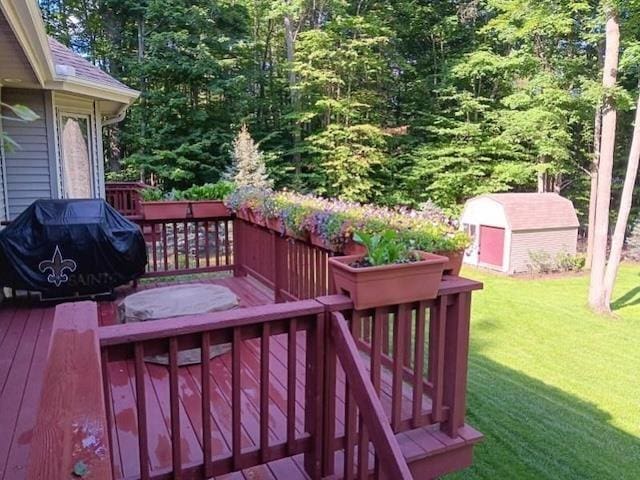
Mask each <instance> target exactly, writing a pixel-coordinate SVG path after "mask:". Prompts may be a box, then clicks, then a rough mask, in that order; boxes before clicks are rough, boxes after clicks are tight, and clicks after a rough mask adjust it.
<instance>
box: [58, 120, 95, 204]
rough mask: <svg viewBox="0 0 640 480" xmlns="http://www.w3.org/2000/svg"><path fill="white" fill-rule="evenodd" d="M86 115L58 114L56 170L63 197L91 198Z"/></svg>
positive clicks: (88, 124)
mask: <svg viewBox="0 0 640 480" xmlns="http://www.w3.org/2000/svg"><path fill="white" fill-rule="evenodd" d="M89 120H90V117H89V116H88V115H80V114H70V113H60V115H59V121H60V126H59V137H60V170H61V177H62V192H63V197H64V198H91V197H93V188H92V185H93V171H92V164H93V162H92V158H91V157H92V155H91V150H92V149H91V128H90V125H91V123H90V121H89Z"/></svg>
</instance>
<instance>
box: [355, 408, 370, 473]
mask: <svg viewBox="0 0 640 480" xmlns="http://www.w3.org/2000/svg"><path fill="white" fill-rule="evenodd" d="M358 423H359V427H360V428H359V430H360V431H359V435H358V479H359V480H365V479H366V478H367V477H368V476H369V433H368V432H367V427H366V426H365V424H364V420H363V418H362V415H360V416H359V422H358Z"/></svg>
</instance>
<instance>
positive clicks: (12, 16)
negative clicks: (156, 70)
mask: <svg viewBox="0 0 640 480" xmlns="http://www.w3.org/2000/svg"><path fill="white" fill-rule="evenodd" d="M0 11H1V12H2V14H3V15H4V17H5V18H6V20H7V22H8V23H9V25H10V26H11V29H12V30H13V32H14V34H15V37H16V40H17V41H18V43H19V44H20V47H21V48H22V50H23V51H24V54H25V56H26V57H27V59H28V61H29V63H30V64H31V67H32V69H33V72H34V74H35V76H36V78H37V80H38V83H39V85H40V87H41V88H43V89H48V90H59V91H64V92H69V93H74V94H77V95H85V96H89V97H92V98H96V99H99V100H102V101H103V102H102V103H103V104H104V105H105V106H107V109H106V110H107V112H108V113H112V114H118V113H119V112H120V111H122V110H124V109H126V108H127V107H128V106H129V105H130V104H131V103H133V101H135V99H136V98H138V96H139V95H140V92H138V91H137V90H133V89H131V88H129V87H127V86H125V85H123V84H120V83H119V82H117V81H115V80H114V81H113V82H110V83H109V84H107V83H105V82H100V81H92V80H91V79H87V78H80V77H78V76H74V75H61V74H59V73H58V72H57V71H56V61H55V58H54V55H53V54H52V51H51V47H50V41H49V38H48V36H47V34H46V29H45V26H44V22H43V20H42V15H41V12H40V8H39V7H38V5H37V3H36V2H35V0H0ZM94 68H97V67H94ZM105 75H106V74H105Z"/></svg>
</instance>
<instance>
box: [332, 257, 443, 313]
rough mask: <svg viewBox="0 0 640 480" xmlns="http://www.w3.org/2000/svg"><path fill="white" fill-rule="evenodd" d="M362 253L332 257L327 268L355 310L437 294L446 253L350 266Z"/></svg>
mask: <svg viewBox="0 0 640 480" xmlns="http://www.w3.org/2000/svg"><path fill="white" fill-rule="evenodd" d="M362 258H364V255H349V256H346V257H332V258H330V259H329V268H330V270H331V274H332V275H333V281H334V283H335V286H336V290H337V292H338V293H341V294H346V295H349V296H350V297H351V300H352V301H353V303H354V306H355V308H356V309H357V310H363V309H367V308H374V307H381V306H384V305H396V304H400V303H409V302H417V301H420V300H431V299H433V298H436V296H437V295H438V290H439V288H440V282H441V280H442V269H443V268H444V265H445V263H447V258H446V257H441V256H440V255H435V254H433V253H422V258H423V259H422V260H420V261H417V262H412V263H400V264H393V265H381V266H378V267H361V268H356V267H352V266H351V264H352V263H355V262H357V261H359V260H362Z"/></svg>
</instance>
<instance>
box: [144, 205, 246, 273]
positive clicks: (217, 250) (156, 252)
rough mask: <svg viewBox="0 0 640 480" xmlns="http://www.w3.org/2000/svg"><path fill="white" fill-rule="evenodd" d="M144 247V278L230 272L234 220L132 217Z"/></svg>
mask: <svg viewBox="0 0 640 480" xmlns="http://www.w3.org/2000/svg"><path fill="white" fill-rule="evenodd" d="M132 220H134V221H135V222H136V223H137V224H138V225H139V226H140V228H141V229H142V233H143V235H144V239H145V243H146V245H147V261H148V263H147V271H146V273H145V276H147V277H161V276H175V275H186V274H194V273H206V272H217V271H224V270H233V268H234V260H235V259H234V254H233V244H234V238H233V227H232V224H233V220H232V218H231V217H222V218H215V217H212V218H202V219H193V218H188V219H187V218H179V219H173V218H167V219H161V220H148V219H145V218H132Z"/></svg>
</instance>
